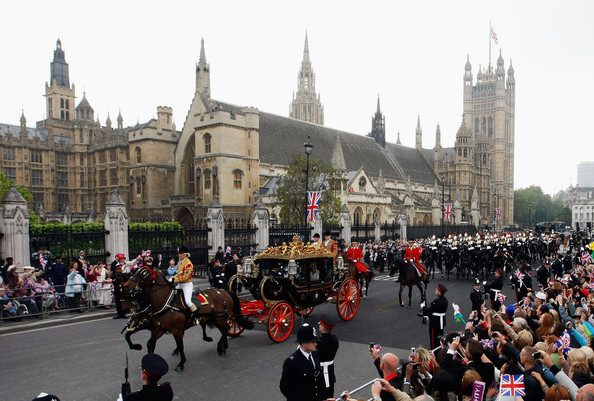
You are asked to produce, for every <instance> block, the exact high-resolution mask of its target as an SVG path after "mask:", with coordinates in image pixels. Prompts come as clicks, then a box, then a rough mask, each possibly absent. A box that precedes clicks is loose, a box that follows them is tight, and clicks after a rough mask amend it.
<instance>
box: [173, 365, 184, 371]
mask: <svg viewBox="0 0 594 401" xmlns="http://www.w3.org/2000/svg"><path fill="white" fill-rule="evenodd" d="M182 370H184V365H177V366H176V367H175V371H176V372H181V371H182Z"/></svg>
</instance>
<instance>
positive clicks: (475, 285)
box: [470, 277, 485, 319]
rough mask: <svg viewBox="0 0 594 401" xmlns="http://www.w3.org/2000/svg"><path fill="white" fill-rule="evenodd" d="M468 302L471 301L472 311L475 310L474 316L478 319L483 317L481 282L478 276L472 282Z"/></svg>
mask: <svg viewBox="0 0 594 401" xmlns="http://www.w3.org/2000/svg"><path fill="white" fill-rule="evenodd" d="M470 302H472V311H473V312H474V311H476V316H477V317H478V318H479V319H482V318H483V314H482V312H481V310H482V309H483V304H484V302H485V301H484V300H483V293H482V292H481V282H480V281H479V279H478V277H477V278H475V279H474V281H473V282H472V292H471V293H470Z"/></svg>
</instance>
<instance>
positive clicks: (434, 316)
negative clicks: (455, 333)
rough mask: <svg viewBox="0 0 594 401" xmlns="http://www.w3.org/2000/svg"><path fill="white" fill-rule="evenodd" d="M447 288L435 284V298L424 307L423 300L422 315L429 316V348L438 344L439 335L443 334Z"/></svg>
mask: <svg viewBox="0 0 594 401" xmlns="http://www.w3.org/2000/svg"><path fill="white" fill-rule="evenodd" d="M447 290H448V289H447V288H446V286H445V285H443V284H437V288H436V289H435V295H437V298H435V299H434V300H433V302H431V305H430V306H429V307H426V306H425V305H424V302H423V304H422V305H423V312H422V315H423V316H427V317H429V339H430V342H431V349H435V348H436V347H437V346H439V344H440V342H439V336H441V335H443V328H444V327H445V325H446V319H445V316H446V312H447V310H448V300H447V299H446V297H445V296H444V295H445V293H446V291H447Z"/></svg>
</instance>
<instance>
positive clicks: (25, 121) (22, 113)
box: [21, 109, 27, 128]
mask: <svg viewBox="0 0 594 401" xmlns="http://www.w3.org/2000/svg"><path fill="white" fill-rule="evenodd" d="M22 110H23V111H22V112H21V128H26V127H27V119H26V118H25V109H22Z"/></svg>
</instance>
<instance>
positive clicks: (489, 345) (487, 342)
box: [480, 340, 493, 348]
mask: <svg viewBox="0 0 594 401" xmlns="http://www.w3.org/2000/svg"><path fill="white" fill-rule="evenodd" d="M480 343H481V344H483V348H493V340H481V341H480Z"/></svg>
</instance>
